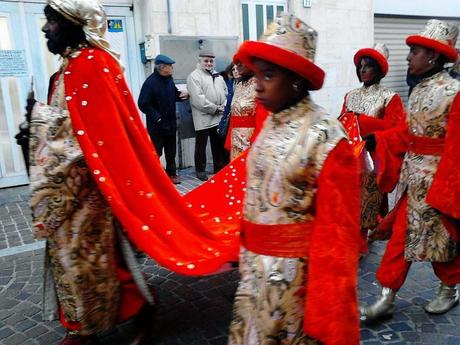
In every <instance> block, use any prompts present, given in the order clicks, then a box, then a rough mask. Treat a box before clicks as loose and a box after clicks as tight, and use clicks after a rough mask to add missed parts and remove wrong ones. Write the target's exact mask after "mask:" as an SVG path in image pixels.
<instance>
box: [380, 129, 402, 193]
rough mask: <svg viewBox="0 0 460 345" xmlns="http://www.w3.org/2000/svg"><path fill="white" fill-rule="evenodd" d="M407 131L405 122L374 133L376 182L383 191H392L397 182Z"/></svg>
mask: <svg viewBox="0 0 460 345" xmlns="http://www.w3.org/2000/svg"><path fill="white" fill-rule="evenodd" d="M407 133H408V128H407V124H406V123H401V124H400V125H399V126H397V127H394V128H392V129H388V130H386V131H378V132H375V133H374V134H375V140H376V143H377V146H376V148H375V152H374V153H373V155H372V156H373V159H374V162H375V169H376V171H377V184H378V186H379V188H380V190H381V191H382V192H384V193H390V192H391V191H393V189H394V188H395V187H396V184H397V183H398V180H399V173H400V172H401V166H402V162H403V159H404V155H405V153H406V151H407V142H408V140H407Z"/></svg>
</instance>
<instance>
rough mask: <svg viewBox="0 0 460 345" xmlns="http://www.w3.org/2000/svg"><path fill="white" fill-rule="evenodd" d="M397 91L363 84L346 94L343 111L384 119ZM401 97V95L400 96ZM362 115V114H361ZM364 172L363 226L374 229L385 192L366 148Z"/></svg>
mask: <svg viewBox="0 0 460 345" xmlns="http://www.w3.org/2000/svg"><path fill="white" fill-rule="evenodd" d="M395 95H396V93H395V92H393V91H390V90H388V89H387V88H385V87H383V86H381V85H380V84H373V85H371V86H368V87H366V86H363V87H361V88H359V89H355V90H352V91H350V92H349V93H348V94H347V95H346V96H345V102H344V107H343V110H342V113H343V112H354V113H359V114H363V115H366V116H369V117H373V118H376V119H383V118H384V117H385V111H386V109H387V108H388V106H389V104H390V102H391V101H392V100H393V98H394V96H395ZM398 98H399V97H398ZM360 116H362V115H360ZM361 158H362V164H363V173H362V190H361V228H362V229H363V230H369V229H374V228H375V227H376V226H377V224H378V215H379V213H380V208H381V205H382V202H383V194H382V193H381V192H380V191H379V189H378V187H377V182H376V173H375V172H374V164H373V161H372V158H371V156H370V155H369V153H368V152H367V151H366V150H363V152H362V155H361Z"/></svg>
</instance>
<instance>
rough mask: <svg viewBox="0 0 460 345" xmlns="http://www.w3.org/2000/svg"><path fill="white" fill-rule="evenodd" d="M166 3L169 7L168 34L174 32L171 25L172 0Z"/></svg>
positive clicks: (167, 0)
mask: <svg viewBox="0 0 460 345" xmlns="http://www.w3.org/2000/svg"><path fill="white" fill-rule="evenodd" d="M166 5H167V7H168V34H171V33H172V27H171V0H166Z"/></svg>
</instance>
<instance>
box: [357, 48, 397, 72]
mask: <svg viewBox="0 0 460 345" xmlns="http://www.w3.org/2000/svg"><path fill="white" fill-rule="evenodd" d="M363 56H369V57H370V58H372V59H374V60H375V61H376V62H377V63H378V64H379V66H380V68H381V69H382V73H383V76H386V75H387V73H388V61H387V59H386V57H385V56H383V54H382V53H380V52H378V51H377V50H375V49H373V48H363V49H360V50H358V51H357V52H356V54H355V56H354V57H353V62H354V63H355V66H358V64H359V61H360V60H361V58H362V57H363Z"/></svg>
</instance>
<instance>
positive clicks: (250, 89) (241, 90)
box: [228, 77, 256, 160]
mask: <svg viewBox="0 0 460 345" xmlns="http://www.w3.org/2000/svg"><path fill="white" fill-rule="evenodd" d="M255 98H256V78H255V77H252V78H250V79H248V80H243V81H241V82H239V83H237V84H236V85H235V92H234V94H233V99H232V106H231V110H230V111H231V115H230V116H231V117H230V122H232V120H234V118H235V117H239V116H244V117H252V118H253V120H254V124H255V116H256V100H255ZM230 126H231V127H230V133H229V134H228V135H229V136H230V160H233V159H235V158H236V157H238V156H239V155H240V154H241V153H243V151H244V150H246V149H247V148H248V147H249V145H250V139H251V137H252V134H253V133H254V127H255V126H252V127H233V126H232V125H230Z"/></svg>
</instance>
